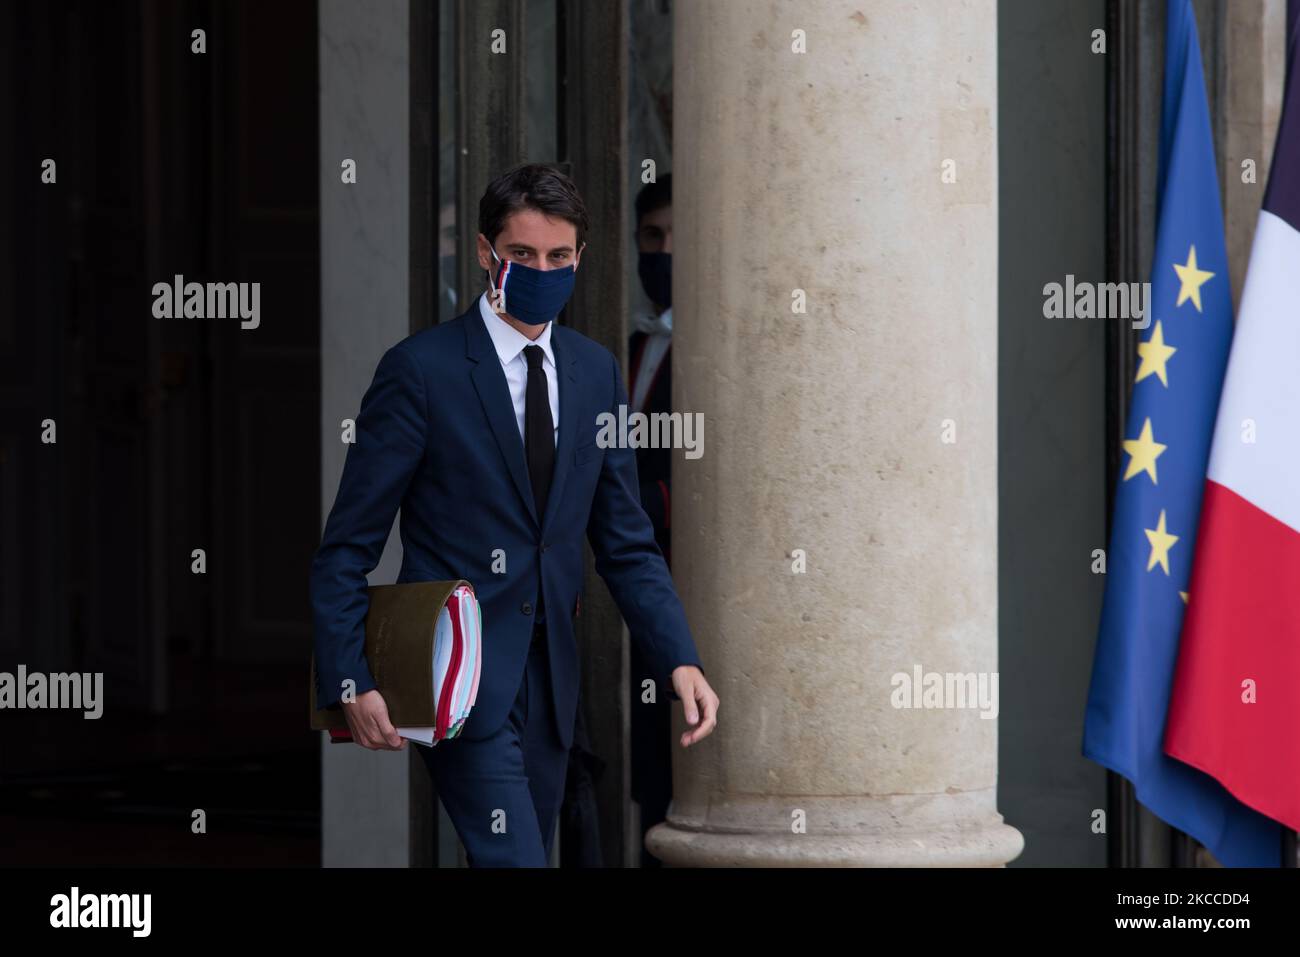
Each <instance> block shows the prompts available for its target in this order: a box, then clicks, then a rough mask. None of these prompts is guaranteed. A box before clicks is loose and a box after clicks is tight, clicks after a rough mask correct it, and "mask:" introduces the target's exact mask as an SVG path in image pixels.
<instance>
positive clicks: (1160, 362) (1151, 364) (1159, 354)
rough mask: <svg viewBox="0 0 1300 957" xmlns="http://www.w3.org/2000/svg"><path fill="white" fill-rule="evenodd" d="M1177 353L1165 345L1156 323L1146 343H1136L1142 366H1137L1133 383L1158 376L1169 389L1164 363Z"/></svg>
mask: <svg viewBox="0 0 1300 957" xmlns="http://www.w3.org/2000/svg"><path fill="white" fill-rule="evenodd" d="M1177 351H1178V350H1177V349H1175V348H1174V347H1173V346H1167V345H1165V331H1164V330H1163V329H1162V328H1160V323H1159V321H1157V322H1156V327H1155V329H1154V330H1153V331H1152V333H1151V338H1150V339H1148V340H1147V341H1146V342H1139V343H1138V355H1139V356H1141V357H1142V364H1141V365H1140V366H1138V373H1137V378H1136V379H1135V380H1134V381H1135V382H1141V381H1142V380H1143V379H1145V378H1146V377H1147V376H1149V375H1152V374H1154V375H1158V376H1160V381H1161V383H1163V384H1164V387H1165V388H1166V389H1167V388H1169V379H1168V378H1167V377H1166V372H1165V363H1166V362H1168V361H1169V357H1170V356H1172V355H1173V354H1174V353H1175V352H1177Z"/></svg>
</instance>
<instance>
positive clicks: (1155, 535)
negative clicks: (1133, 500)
mask: <svg viewBox="0 0 1300 957" xmlns="http://www.w3.org/2000/svg"><path fill="white" fill-rule="evenodd" d="M1143 531H1144V532H1146V533H1147V541H1149V542H1150V543H1151V558H1150V560H1149V561H1148V562H1147V571H1151V569H1153V568H1155V567H1156V563H1157V562H1159V563H1160V567H1161V568H1163V569H1164V571H1165V574H1166V575H1168V574H1169V549H1171V548H1173V545H1174V542H1176V541H1178V536H1177V535H1170V534H1169V533H1168V532H1166V531H1165V510H1164V509H1163V508H1162V509H1161V510H1160V521H1159V522H1158V523H1156V527H1155V528H1144V529H1143Z"/></svg>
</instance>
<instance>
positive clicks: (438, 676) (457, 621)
mask: <svg viewBox="0 0 1300 957" xmlns="http://www.w3.org/2000/svg"><path fill="white" fill-rule="evenodd" d="M482 665H483V617H482V614H481V612H480V611H479V605H478V599H477V598H475V597H474V591H473V589H471V588H469V587H468V586H466V585H461V586H459V587H458V588H457V589H456V590H455V591H453V592H452V593H451V597H450V598H448V599H447V604H446V605H444V606H443V608H442V611H441V612H440V613H439V614H438V623H437V625H436V627H435V630H434V639H433V675H432V676H431V678H432V681H433V707H434V715H435V721H436V722H437V723H436V724H435V725H434V726H433V727H431V728H398V729H397V733H398V734H400V735H401V736H402V737H404V738H409V739H410V740H412V741H418V742H420V743H421V744H427V745H429V746H430V747H432V746H433V745H435V744H437V743H438V742H439V741H442V740H444V739H446V738H454V737H456V735H458V734H460V732H461V728H463V727H464V726H465V719H466V718H468V717H469V712H470V709H471V708H473V707H474V700H475V699H476V698H477V696H478V680H479V675H480V673H481V671H482Z"/></svg>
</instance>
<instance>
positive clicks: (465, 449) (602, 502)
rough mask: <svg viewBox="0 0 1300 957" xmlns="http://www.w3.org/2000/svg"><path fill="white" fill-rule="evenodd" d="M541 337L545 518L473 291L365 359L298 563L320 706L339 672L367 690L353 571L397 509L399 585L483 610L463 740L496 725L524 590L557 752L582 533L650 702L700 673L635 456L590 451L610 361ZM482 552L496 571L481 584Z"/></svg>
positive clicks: (572, 334)
mask: <svg viewBox="0 0 1300 957" xmlns="http://www.w3.org/2000/svg"><path fill="white" fill-rule="evenodd" d="M551 344H552V347H553V349H554V352H555V359H556V368H557V373H558V376H559V391H560V395H559V403H560V427H559V438H558V443H557V447H556V456H555V472H554V475H553V477H552V480H551V490H550V495H549V497H548V502H547V507H546V514H545V515H538V514H537V513H536V508H535V506H534V503H533V494H532V485H531V484H530V482H529V478H528V468H527V465H526V464H525V460H524V444H523V440H522V439H521V438H520V436H519V426H518V424H517V420H516V418H515V412H514V407H513V405H512V404H511V401H510V392H509V387H508V386H507V384H506V378H505V372H504V371H503V370H502V368H501V361H500V359H499V358H498V356H497V353H496V350H495V348H494V347H493V344H492V340H491V337H490V336H489V335H488V331H487V329H486V327H485V326H484V325H483V317H482V316H481V315H479V304H478V299H477V298H475V299H474V300H473V303H472V304H471V306H470V308H469V310H467V311H466V312H465V313H464V314H462V315H460V316H458V317H457V318H455V319H453V320H451V321H450V322H446V323H443V324H441V325H438V326H434V327H433V328H431V329H427V330H425V331H423V332H420V333H417V334H415V335H413V336H409V337H408V338H406V339H404V340H402V341H401V342H399V343H398V344H397V345H395V346H393V347H392V348H391V349H389V350H388V351H387V352H386V353H385V354H384V356H383V358H381V359H380V361H379V365H378V367H377V368H376V370H375V377H374V381H373V382H372V383H371V385H370V388H369V389H368V390H367V391H366V394H365V397H364V398H363V399H362V400H361V411H360V414H359V415H358V417H357V423H356V424H357V428H356V441H355V442H354V443H353V444H352V445H350V446H349V448H348V453H347V460H346V463H345V464H344V468H343V476H342V478H341V479H340V481H339V489H338V495H337V496H336V498H335V500H334V506H333V508H332V509H331V510H330V515H329V519H328V520H327V522H326V524H325V531H324V535H323V537H322V540H321V544H320V548H319V549H318V550H317V552H316V557H315V560H314V561H313V563H312V568H311V602H312V614H313V619H314V641H315V652H316V662H317V676H318V684H317V688H316V693H317V702H318V704H319V706H320V707H329V706H331V705H334V704H336V703H337V702H338V701H339V699H340V697H341V692H342V683H343V681H344V680H345V679H347V678H351V679H353V680H354V681H355V682H356V693H357V694H361V693H362V692H363V691H368V690H369V689H371V688H373V687H375V683H374V679H373V677H372V675H371V673H370V670H369V668H368V666H367V664H366V660H365V654H364V643H365V616H366V610H367V607H368V596H367V593H366V585H367V582H366V575H367V574H368V573H369V572H370V571H371V570H373V569H374V567H375V566H376V565H377V564H378V563H379V558H380V555H381V553H382V551H383V547H384V542H385V541H386V540H387V538H388V533H389V530H390V528H391V527H392V524H393V518H394V516H395V515H396V514H397V512H398V509H399V508H400V509H401V524H400V532H401V537H402V547H403V557H402V569H401V574H400V575H399V577H398V579H397V580H398V581H399V582H410V581H440V580H448V579H455V578H464V579H466V580H467V581H469V582H471V583H472V584H473V585H474V589H475V592H476V593H477V595H478V599H479V602H480V605H481V610H482V614H483V664H482V674H481V676H480V680H479V690H478V699H477V701H476V703H475V705H474V708H473V710H472V711H471V712H470V716H469V719H468V720H467V721H466V724H465V727H464V729H463V730H462V731H461V737H463V738H467V739H471V740H472V739H480V738H486V737H488V736H489V735H491V734H493V733H494V732H495V731H496V730H497V729H498V728H500V727H501V725H502V723H504V721H505V719H506V716H507V715H508V714H509V711H510V707H511V705H512V703H513V702H514V699H515V694H516V692H517V691H518V689H519V683H520V681H521V680H522V677H523V672H524V665H525V664H526V662H527V658H528V646H529V642H530V640H531V635H532V626H533V619H534V617H535V614H536V603H537V596H538V594H539V589H540V593H541V594H543V595H544V596H545V608H546V619H547V628H548V632H549V641H548V644H549V652H548V653H549V655H550V665H551V668H550V671H551V685H552V708H553V710H554V716H555V721H556V728H557V730H558V733H559V736H560V739H561V743H562V744H563V745H564V746H565V747H568V746H569V745H570V744H571V743H572V738H573V725H574V718H575V715H576V712H577V701H578V682H579V665H578V648H577V642H576V640H575V638H574V630H573V626H574V615H576V613H577V605H578V602H579V600H580V597H581V595H582V586H583V538H584V536H585V538H586V540H587V541H589V542H590V543H591V548H592V552H593V554H594V555H595V565H596V571H597V572H598V573H599V574H600V576H601V578H603V579H604V581H605V584H606V585H608V586H609V590H610V593H611V594H612V595H613V597H614V600H615V602H616V603H617V604H618V608H619V610H620V611H621V612H622V614H623V618H624V619H625V620H626V621H627V624H628V629H629V632H630V634H631V636H632V640H633V641H635V642H636V643H637V646H638V648H639V649H640V651H641V652H642V654H643V655H644V657H645V659H646V661H648V662H650V663H651V665H652V667H653V668H654V671H655V674H656V677H657V684H658V687H659V689H660V690H659V693H660V694H665V693H666V694H668V695H669V696H670V697H671V698H676V697H677V695H676V694H675V693H674V692H673V690H672V681H671V677H670V676H671V674H672V671H673V669H674V668H676V667H678V666H679V665H695V666H697V667H700V661H699V657H698V655H697V653H696V649H695V643H694V641H693V640H692V638H691V634H690V629H689V628H688V627H687V624H686V615H685V612H684V611H683V609H682V604H681V601H680V600H679V599H678V597H677V592H676V589H675V588H674V587H673V582H672V578H671V577H670V575H669V572H668V567H667V565H666V564H665V562H664V559H663V555H662V553H661V552H660V550H659V547H658V546H657V545H656V544H655V536H654V529H653V528H652V527H651V524H650V520H649V518H648V517H647V516H646V513H645V512H644V511H643V510H642V508H641V504H640V501H639V488H638V481H637V467H636V450H635V449H632V448H601V447H600V446H599V445H598V444H597V442H596V435H597V432H598V431H599V424H598V422H597V419H596V417H597V415H599V414H600V413H602V412H611V413H613V414H614V415H615V417H616V418H617V415H618V407H619V405H620V404H626V403H627V401H628V399H627V393H626V390H625V389H624V386H623V381H622V376H621V375H620V372H619V366H618V362H617V360H615V358H614V354H613V353H611V352H610V351H609V350H608V349H606V348H605V347H604V346H602V345H600V344H599V343H596V342H594V341H592V340H591V339H588V338H587V337H586V336H583V335H582V334H580V333H578V332H576V331H574V330H572V329H569V328H566V327H564V326H561V325H555V326H553V327H552V330H551ZM498 549H499V550H500V552H501V553H502V554H503V555H504V562H505V570H504V571H503V572H500V573H495V572H494V571H493V568H494V553H496V552H497V550H498ZM496 564H497V567H499V565H500V563H496ZM611 690H612V691H613V692H614V693H620V689H611Z"/></svg>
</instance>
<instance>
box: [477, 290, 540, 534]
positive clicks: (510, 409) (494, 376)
mask: <svg viewBox="0 0 1300 957" xmlns="http://www.w3.org/2000/svg"><path fill="white" fill-rule="evenodd" d="M466 318H467V321H466V323H465V347H466V356H467V358H469V359H470V360H471V361H472V362H474V363H475V366H474V369H473V371H472V372H470V378H471V379H472V380H473V382H474V388H475V389H476V390H477V391H478V398H479V401H480V402H481V403H482V404H483V413H484V414H485V415H486V416H487V420H488V425H490V426H491V427H492V435H493V436H494V437H495V438H496V442H497V447H498V448H499V449H500V450H501V455H502V456H503V457H504V458H505V462H506V468H507V469H509V471H510V477H511V478H512V479H513V480H514V483H515V488H516V489H517V490H518V492H519V497H520V498H521V499H523V502H524V507H525V508H527V509H528V514H529V515H531V516H532V517H533V521H534V522H537V523H538V525H539V526H540V524H541V523H540V520H539V518H538V515H537V507H536V505H535V504H534V502H533V486H532V483H531V482H530V481H529V479H528V464H527V462H525V461H524V443H523V440H521V439H520V438H519V422H518V421H517V420H516V419H515V409H514V406H513V405H512V404H511V402H510V386H509V385H508V384H507V383H506V374H505V372H504V370H502V368H501V359H500V357H498V356H497V351H496V347H495V346H493V345H492V337H491V336H489V335H488V331H487V328H486V327H485V326H484V325H483V316H482V315H480V314H479V307H478V298H477V297H475V299H474V304H473V306H472V307H471V308H470V312H469V314H468V315H467V317H466ZM551 334H552V335H554V334H555V333H554V330H552V332H551ZM564 391H565V390H564V389H563V388H561V389H560V405H561V409H563V405H564ZM561 417H563V414H561ZM560 441H561V443H563V441H564V429H563V428H561V429H560ZM557 475H558V469H557ZM552 484H553V485H555V484H557V483H556V481H555V480H554V479H553V480H552ZM551 497H552V498H554V493H553V492H552V495H551Z"/></svg>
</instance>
